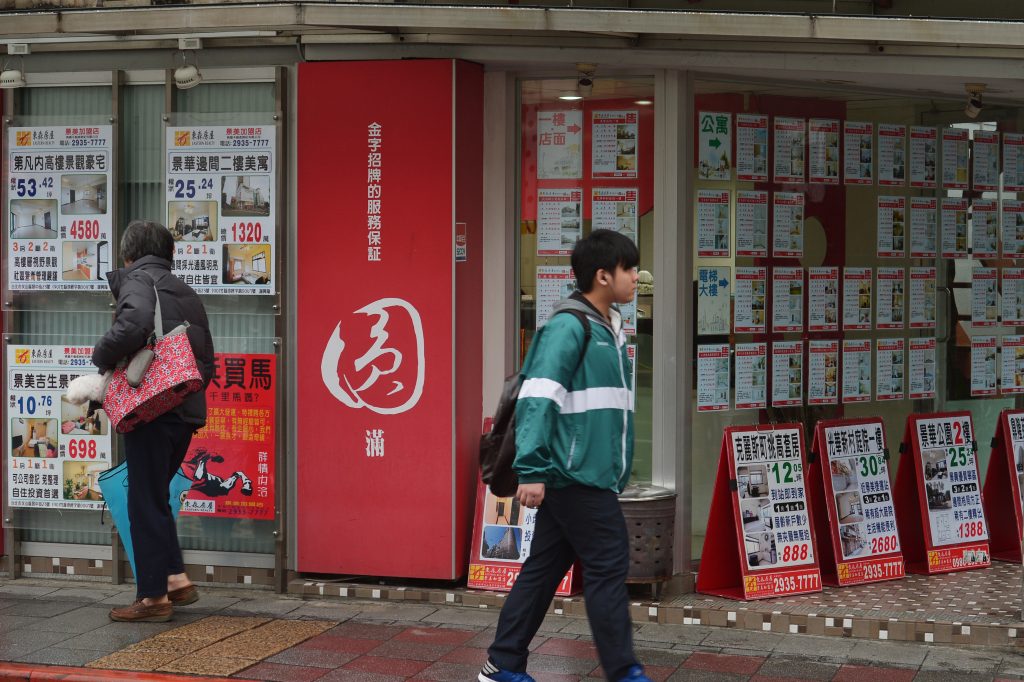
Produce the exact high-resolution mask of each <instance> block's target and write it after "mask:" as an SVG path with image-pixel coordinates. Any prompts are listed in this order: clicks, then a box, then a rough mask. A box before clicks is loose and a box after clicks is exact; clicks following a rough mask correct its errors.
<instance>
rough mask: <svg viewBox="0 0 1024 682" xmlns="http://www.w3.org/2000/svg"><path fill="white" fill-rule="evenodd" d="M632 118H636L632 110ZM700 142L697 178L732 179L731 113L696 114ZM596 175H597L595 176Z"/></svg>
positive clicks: (702, 112) (707, 112) (710, 112)
mask: <svg viewBox="0 0 1024 682" xmlns="http://www.w3.org/2000/svg"><path fill="white" fill-rule="evenodd" d="M633 115H634V120H636V118H635V116H636V114H635V112H634V114H633ZM697 121H698V123H697V126H698V135H699V138H698V139H699V140H700V142H699V144H700V162H699V163H698V165H697V178H698V179H700V180H731V179H732V114H731V113H727V112H720V111H718V112H716V111H701V112H699V113H698V114H697ZM595 177H597V176H595Z"/></svg>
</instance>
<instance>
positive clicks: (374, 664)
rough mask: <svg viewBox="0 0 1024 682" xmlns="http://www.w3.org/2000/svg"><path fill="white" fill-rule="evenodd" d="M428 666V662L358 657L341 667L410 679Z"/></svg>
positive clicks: (380, 657)
mask: <svg viewBox="0 0 1024 682" xmlns="http://www.w3.org/2000/svg"><path fill="white" fill-rule="evenodd" d="M429 665H430V662H429V661H411V660H407V659H401V658H386V657H382V656H359V657H357V658H354V659H352V660H351V661H349V662H348V663H346V664H345V665H343V666H341V667H342V668H344V669H345V670H360V671H362V672H366V673H377V674H380V675H400V676H402V677H412V676H413V675H415V674H416V673H418V672H420V671H421V670H423V669H424V668H426V667H427V666H429Z"/></svg>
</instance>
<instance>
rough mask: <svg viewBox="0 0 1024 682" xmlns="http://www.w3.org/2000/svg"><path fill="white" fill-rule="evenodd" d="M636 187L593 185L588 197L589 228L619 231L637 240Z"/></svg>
mask: <svg viewBox="0 0 1024 682" xmlns="http://www.w3.org/2000/svg"><path fill="white" fill-rule="evenodd" d="M636 207H637V189H636V188H635V187H594V188H593V190H592V194H591V198H590V212H591V220H592V221H593V222H592V224H591V229H593V230H614V231H615V232H621V233H622V234H624V235H626V236H627V237H629V238H630V239H632V240H633V243H634V244H637V243H639V242H638V241H637V222H636Z"/></svg>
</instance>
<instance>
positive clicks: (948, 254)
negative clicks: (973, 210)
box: [940, 199, 967, 258]
mask: <svg viewBox="0 0 1024 682" xmlns="http://www.w3.org/2000/svg"><path fill="white" fill-rule="evenodd" d="M940 213H941V214H942V219H941V222H942V257H943V258H966V257H967V199H942V202H941V204H940Z"/></svg>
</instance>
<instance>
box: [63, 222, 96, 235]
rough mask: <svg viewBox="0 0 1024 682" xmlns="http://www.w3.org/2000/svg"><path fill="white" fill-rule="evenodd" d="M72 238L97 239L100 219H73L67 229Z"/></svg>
mask: <svg viewBox="0 0 1024 682" xmlns="http://www.w3.org/2000/svg"><path fill="white" fill-rule="evenodd" d="M69 233H70V235H71V238H72V239H99V238H100V221H98V220H74V221H72V222H71V229H70V230H69Z"/></svg>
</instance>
